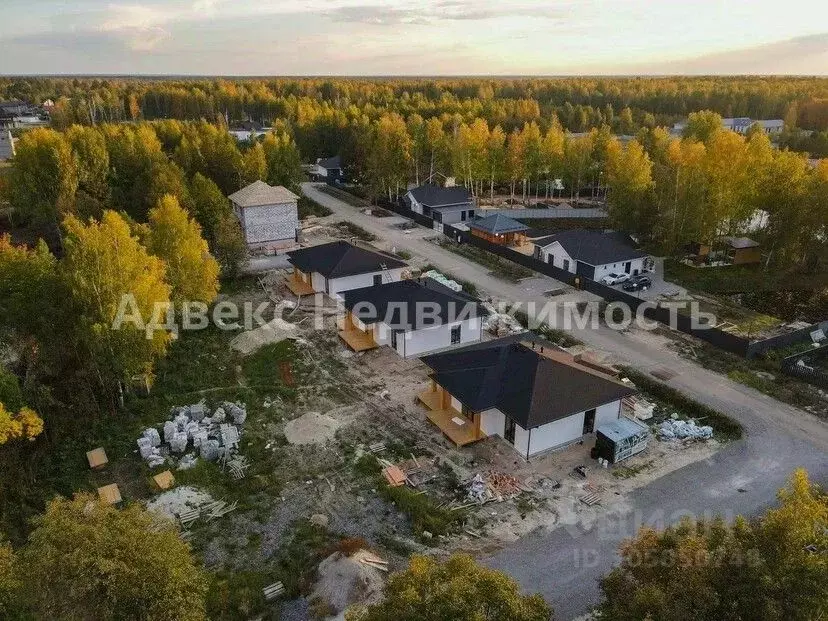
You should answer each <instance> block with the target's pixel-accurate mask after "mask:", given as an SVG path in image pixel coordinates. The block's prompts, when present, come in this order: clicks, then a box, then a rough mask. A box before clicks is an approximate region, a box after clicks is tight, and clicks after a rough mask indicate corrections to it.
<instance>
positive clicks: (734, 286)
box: [664, 259, 828, 293]
mask: <svg viewBox="0 0 828 621" xmlns="http://www.w3.org/2000/svg"><path fill="white" fill-rule="evenodd" d="M664 278H665V279H666V280H668V281H670V282H674V283H676V284H677V285H681V286H682V287H686V288H687V289H691V290H694V291H701V292H705V293H745V292H751V291H777V290H780V289H785V290H791V289H808V290H812V289H819V288H822V287H826V286H828V271H823V272H817V273H814V274H806V273H803V272H795V273H784V272H780V271H778V270H774V269H771V270H765V269H764V268H763V267H762V266H761V265H727V266H722V267H690V266H689V265H685V264H684V263H682V262H681V261H678V260H676V259H666V260H665V261H664Z"/></svg>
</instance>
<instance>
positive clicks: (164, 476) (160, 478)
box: [152, 470, 175, 490]
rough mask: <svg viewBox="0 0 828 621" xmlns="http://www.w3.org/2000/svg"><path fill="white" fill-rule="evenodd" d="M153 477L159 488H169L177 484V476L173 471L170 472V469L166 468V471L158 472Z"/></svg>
mask: <svg viewBox="0 0 828 621" xmlns="http://www.w3.org/2000/svg"><path fill="white" fill-rule="evenodd" d="M152 479H153V481H155V484H156V485H157V486H158V489H162V490H164V489H169V488H171V487H172V486H173V485H175V478H174V477H173V475H172V472H170V471H169V470H164V472H161V473H159V474H156V475H155V476H154V477H152Z"/></svg>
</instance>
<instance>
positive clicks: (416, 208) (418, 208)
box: [408, 192, 423, 214]
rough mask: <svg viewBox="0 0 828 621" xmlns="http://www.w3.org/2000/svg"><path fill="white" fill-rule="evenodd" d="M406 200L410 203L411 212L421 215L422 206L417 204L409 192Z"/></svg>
mask: <svg viewBox="0 0 828 621" xmlns="http://www.w3.org/2000/svg"><path fill="white" fill-rule="evenodd" d="M408 198H409V200H410V201H411V211H413V212H415V213H419V214H422V213H423V206H422V205H420V203H418V202H417V199H416V198H414V196H413V195H412V194H411V193H410V192H409V194H408Z"/></svg>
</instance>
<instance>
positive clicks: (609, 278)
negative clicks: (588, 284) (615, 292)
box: [601, 272, 630, 285]
mask: <svg viewBox="0 0 828 621" xmlns="http://www.w3.org/2000/svg"><path fill="white" fill-rule="evenodd" d="M629 279H630V275H629V274H616V273H615V272H613V273H610V274H607V275H606V276H604V277H603V278H602V279H601V282H602V283H604V284H605V285H620V284H621V283H622V282H625V281H627V280H629Z"/></svg>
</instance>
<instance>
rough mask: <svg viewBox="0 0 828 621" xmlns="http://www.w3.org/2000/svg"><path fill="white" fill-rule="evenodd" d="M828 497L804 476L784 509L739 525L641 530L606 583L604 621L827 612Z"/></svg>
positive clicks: (770, 620) (792, 619)
mask: <svg viewBox="0 0 828 621" xmlns="http://www.w3.org/2000/svg"><path fill="white" fill-rule="evenodd" d="M826 523H828V497H826V496H825V494H824V493H823V491H822V490H821V489H820V488H819V487H818V486H817V485H816V484H814V483H811V482H810V481H809V480H808V476H807V474H806V473H805V471H803V470H797V471H796V472H795V473H794V474H793V475H792V477H791V479H790V482H789V484H788V486H787V487H786V488H784V489H783V490H781V491H780V493H779V506H778V507H777V508H774V509H771V510H769V511H768V512H767V513H765V515H763V516H762V517H760V518H758V519H756V520H753V521H748V520H746V519H744V518H737V520H736V521H735V522H734V523H733V524H728V523H726V522H725V521H724V520H723V519H721V518H716V519H713V520H708V521H705V520H699V521H692V520H690V519H686V520H684V521H682V522H681V523H680V524H678V525H677V526H674V527H670V528H667V529H666V530H664V531H661V532H659V531H656V530H653V529H651V528H644V529H642V530H641V531H640V532H639V533H638V535H637V536H636V537H635V538H634V539H632V540H630V541H627V542H626V543H624V544H623V545H622V547H621V564H620V566H619V567H618V568H616V569H614V570H613V571H612V572H611V573H610V574H609V575H608V576H606V577H605V578H604V579H603V580H602V581H601V590H602V592H603V596H604V599H603V601H602V603H601V605H600V606H599V612H600V618H601V619H602V621H640V620H641V619H651V620H652V621H707V620H709V619H717V620H719V621H741V620H742V619H747V618H749V619H762V621H783V620H784V621H809V620H811V619H817V618H819V616H820V614H821V613H822V612H824V610H825V606H826V604H828V563H827V562H826V558H825V553H826V550H828V532H826V530H825V524H826Z"/></svg>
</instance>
